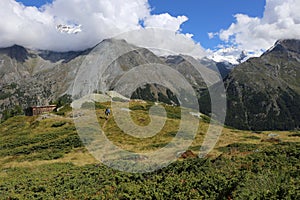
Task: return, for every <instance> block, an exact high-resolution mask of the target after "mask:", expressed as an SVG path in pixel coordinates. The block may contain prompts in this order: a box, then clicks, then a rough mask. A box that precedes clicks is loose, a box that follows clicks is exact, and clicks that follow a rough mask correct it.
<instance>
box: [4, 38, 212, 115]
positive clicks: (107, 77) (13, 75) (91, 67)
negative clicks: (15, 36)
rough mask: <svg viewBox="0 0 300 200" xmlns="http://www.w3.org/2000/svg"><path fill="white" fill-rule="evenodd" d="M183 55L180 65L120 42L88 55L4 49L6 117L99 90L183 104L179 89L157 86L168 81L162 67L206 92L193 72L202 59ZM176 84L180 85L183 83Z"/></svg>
mask: <svg viewBox="0 0 300 200" xmlns="http://www.w3.org/2000/svg"><path fill="white" fill-rule="evenodd" d="M177 57H178V59H179V60H180V59H181V61H180V62H178V63H176V62H174V59H175V60H176V59H177V58H176V56H174V57H173V58H172V57H169V58H167V59H166V58H161V57H158V56H156V55H155V54H154V53H152V52H151V51H150V50H148V49H145V48H140V47H137V46H134V45H131V44H128V43H127V42H126V41H125V40H116V39H106V40H103V41H102V42H101V43H99V44H98V45H96V46H95V47H93V48H92V49H88V50H86V51H82V52H63V53H62V52H51V51H37V50H30V49H25V48H24V47H20V46H17V45H15V46H13V47H9V48H4V49H0V89H1V90H0V118H1V114H3V112H4V111H5V110H11V109H15V110H18V111H19V110H20V109H25V108H27V107H29V106H37V105H47V104H49V103H50V102H51V101H54V100H56V99H57V98H58V97H60V96H62V95H65V94H68V95H72V94H73V95H74V96H75V97H77V96H78V97H81V96H84V95H85V94H88V93H92V92H95V91H97V92H106V91H110V90H116V91H117V92H119V93H121V94H123V95H125V96H126V97H131V96H132V97H133V98H141V99H145V100H152V101H157V100H158V101H163V102H165V103H175V104H178V103H179V102H178V100H177V99H176V97H175V96H174V94H173V92H171V90H172V89H173V88H168V87H167V86H166V85H164V84H154V83H156V81H158V82H161V83H165V82H166V81H168V80H166V78H165V76H164V75H161V74H159V73H160V69H161V67H162V66H165V67H170V69H173V70H176V71H178V72H179V73H181V74H182V75H183V76H184V77H185V78H186V79H187V81H188V82H189V84H190V85H192V87H193V88H194V90H195V91H199V90H201V89H203V88H206V84H205V83H204V81H203V79H202V77H201V76H199V75H197V73H195V70H194V71H193V69H194V66H193V65H194V64H198V63H199V62H198V61H197V60H195V59H193V58H191V57H188V58H187V57H186V56H183V55H181V56H177ZM143 66H148V67H147V68H145V69H146V70H145V71H144V72H140V73H138V74H137V75H136V77H132V78H127V80H128V81H129V83H125V84H124V80H123V82H122V80H121V78H122V77H124V75H126V74H130V72H133V71H135V70H133V69H139V68H138V67H143ZM202 67H203V70H204V71H205V73H206V74H208V76H212V77H214V76H215V74H216V72H215V71H213V70H211V69H208V68H206V67H204V66H202ZM149 70H150V71H149ZM137 71H138V70H137ZM171 71H172V70H171ZM150 74H152V75H153V77H154V76H155V77H156V79H155V80H153V82H154V83H153V84H150V85H149V84H148V85H147V84H146V82H145V84H140V85H138V87H137V88H136V91H130V90H129V89H128V88H129V86H130V84H135V82H137V78H139V80H140V81H143V78H144V79H145V81H146V79H147V80H148V81H149V80H150V82H151V81H152V78H153V77H152V75H150ZM198 74H199V73H198ZM173 81H175V82H174V83H173V85H176V84H177V83H176V81H177V80H176V79H174V80H173ZM142 83H143V82H142ZM211 84H212V83H211ZM149 86H150V87H149ZM145 88H146V90H144V89H145ZM147 88H148V89H147ZM149 88H151V89H150V90H149ZM180 89H181V90H185V88H180ZM128 92H130V93H128ZM13 112H15V111H13Z"/></svg>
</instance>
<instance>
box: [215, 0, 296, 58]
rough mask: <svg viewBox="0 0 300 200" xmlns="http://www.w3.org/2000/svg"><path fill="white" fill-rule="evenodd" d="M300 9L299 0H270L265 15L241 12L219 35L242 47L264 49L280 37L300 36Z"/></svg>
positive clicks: (257, 50)
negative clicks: (248, 14)
mask: <svg viewBox="0 0 300 200" xmlns="http://www.w3.org/2000/svg"><path fill="white" fill-rule="evenodd" d="M299 10H300V1H299V0H285V1H282V0H267V1H266V7H265V11H264V15H263V17H262V18H257V17H256V18H252V17H249V16H247V15H244V14H237V15H235V18H236V22H235V23H233V24H231V26H230V27H229V28H228V29H227V30H221V31H220V32H219V33H218V35H219V37H220V39H221V40H223V41H225V42H228V43H231V44H234V45H236V46H237V47H238V48H239V49H240V50H246V51H251V52H262V51H261V50H267V49H268V48H270V47H271V46H272V45H273V44H274V42H275V41H276V40H279V39H287V38H294V39H300V34H299V33H300V12H299ZM210 35H211V36H213V35H212V34H210Z"/></svg>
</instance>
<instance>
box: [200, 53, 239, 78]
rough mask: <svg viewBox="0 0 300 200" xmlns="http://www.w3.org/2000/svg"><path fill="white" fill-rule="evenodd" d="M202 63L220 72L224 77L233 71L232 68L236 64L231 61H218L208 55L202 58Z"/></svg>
mask: <svg viewBox="0 0 300 200" xmlns="http://www.w3.org/2000/svg"><path fill="white" fill-rule="evenodd" d="M200 63H201V64H202V65H204V66H206V67H207V68H209V69H212V70H214V71H216V72H218V73H220V75H221V77H222V78H225V77H226V76H227V75H228V74H229V73H230V72H231V70H232V69H233V68H234V65H233V64H231V63H229V62H216V61H214V60H212V59H209V58H207V57H205V58H202V59H201V60H200Z"/></svg>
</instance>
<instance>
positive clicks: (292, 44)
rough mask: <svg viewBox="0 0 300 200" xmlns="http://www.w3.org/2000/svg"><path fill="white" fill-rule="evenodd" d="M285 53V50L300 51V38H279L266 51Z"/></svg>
mask: <svg viewBox="0 0 300 200" xmlns="http://www.w3.org/2000/svg"><path fill="white" fill-rule="evenodd" d="M277 52H278V53H284V52H291V53H296V54H299V53H300V40H297V39H283V40H278V41H277V42H276V43H275V44H274V46H273V47H272V48H270V49H269V50H268V51H266V53H265V54H269V53H277Z"/></svg>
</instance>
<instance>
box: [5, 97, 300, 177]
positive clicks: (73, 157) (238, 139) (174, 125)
mask: <svg viewBox="0 0 300 200" xmlns="http://www.w3.org/2000/svg"><path fill="white" fill-rule="evenodd" d="M123 104H124V105H122V106H124V107H126V105H125V103H123ZM147 105H148V106H149V104H147V103H144V102H131V103H130V108H135V109H133V110H132V111H130V112H129V111H128V110H127V112H129V116H130V118H131V119H130V121H131V122H133V123H134V124H136V125H137V126H141V127H147V126H148V125H149V124H150V123H151V119H150V117H149V112H148V110H147V109H146V107H147ZM103 106H104V107H109V106H111V105H110V104H109V103H104V104H103ZM139 107H140V108H141V109H138V108H139ZM168 109H169V111H170V112H171V115H170V116H175V117H174V118H172V117H171V118H167V119H165V118H164V117H162V116H160V115H154V116H153V119H154V120H158V121H162V120H164V121H165V124H164V126H163V128H162V129H161V130H160V131H159V132H158V133H157V134H156V135H155V136H153V137H149V138H145V139H143V138H137V137H133V136H131V135H128V134H126V133H125V132H124V131H122V130H121V129H120V128H119V127H118V125H117V123H116V121H115V120H114V115H113V114H112V115H111V116H109V117H108V118H107V117H106V116H105V115H104V109H97V110H96V114H97V118H98V121H99V124H100V126H101V127H102V129H103V131H104V132H105V134H106V136H107V138H108V139H109V140H110V141H112V142H113V143H114V144H115V145H116V146H119V147H120V148H122V149H125V150H128V151H132V152H139V153H145V152H151V151H155V150H158V149H160V148H162V147H164V146H166V145H167V144H168V143H169V142H171V141H172V139H173V138H174V137H175V136H176V134H177V132H178V130H179V126H180V122H182V121H181V120H180V119H177V118H176V115H177V114H178V111H179V112H180V109H179V110H178V108H168ZM112 112H113V113H114V110H112ZM179 114H180V113H179ZM189 117H193V118H195V117H194V116H189ZM187 119H191V118H188V117H187ZM194 120H195V119H194ZM57 122H64V123H65V125H63V126H62V127H53V124H55V123H57ZM192 123H193V120H186V121H184V122H183V124H185V126H186V127H189V126H191V127H192V125H193V124H192ZM196 123H198V125H199V126H198V130H197V133H196V136H195V138H194V140H193V143H192V145H191V146H190V149H191V150H193V151H194V152H195V153H199V150H200V147H201V145H202V143H203V140H204V138H205V136H206V133H207V130H208V126H209V124H207V123H206V122H203V121H202V120H199V119H197V120H196ZM74 128H75V127H74V122H73V120H72V119H71V118H63V117H60V116H53V115H51V117H48V118H41V117H39V118H37V117H16V118H12V119H10V120H8V121H7V122H5V123H3V124H1V125H0V134H1V135H0V137H1V138H4V139H6V140H7V141H12V140H13V139H15V140H19V138H21V136H22V137H23V136H24V137H27V138H35V137H38V136H41V135H43V134H47V133H53V132H54V133H57V134H60V131H61V132H63V131H65V130H68V129H70V133H74V132H76V130H74ZM187 130H188V128H187ZM7 132H9V133H10V134H11V135H9V136H8V135H7V134H6V133H7ZM271 133H273V134H276V135H278V136H276V138H278V139H280V140H281V141H282V142H300V137H296V136H295V137H290V136H289V135H291V134H292V133H293V132H288V131H265V132H261V133H254V132H252V131H241V130H235V129H230V128H226V127H225V128H223V131H222V135H221V136H220V137H219V138H218V142H217V144H216V146H215V147H214V149H213V150H212V151H211V152H210V153H209V155H208V156H209V157H217V156H219V155H220V154H222V152H221V151H220V150H219V148H220V147H226V146H227V145H229V144H233V143H245V144H258V145H272V144H271V143H266V142H262V140H265V139H267V138H269V134H271ZM187 134H189V133H187ZM60 137H67V135H66V133H64V134H62V135H61V136H58V138H60ZM53 140H54V139H53ZM50 141H51V139H49V142H50ZM233 151H234V150H233ZM231 153H236V154H238V153H239V152H231ZM31 154H32V155H34V152H32V153H31ZM16 158H18V159H17V160H16ZM19 159H20V156H18V157H12V156H4V157H1V156H0V166H1V168H13V167H28V168H34V167H35V166H38V165H44V164H52V163H73V164H74V165H78V166H83V165H86V164H92V163H97V162H98V161H97V160H96V159H95V158H94V157H93V156H92V155H91V154H89V152H88V151H87V150H86V149H85V148H84V147H81V148H75V149H72V151H71V152H68V153H64V155H63V157H61V158H58V159H53V160H39V159H37V160H32V161H30V160H28V161H26V160H25V161H19ZM0 177H1V178H5V172H1V174H0Z"/></svg>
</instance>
